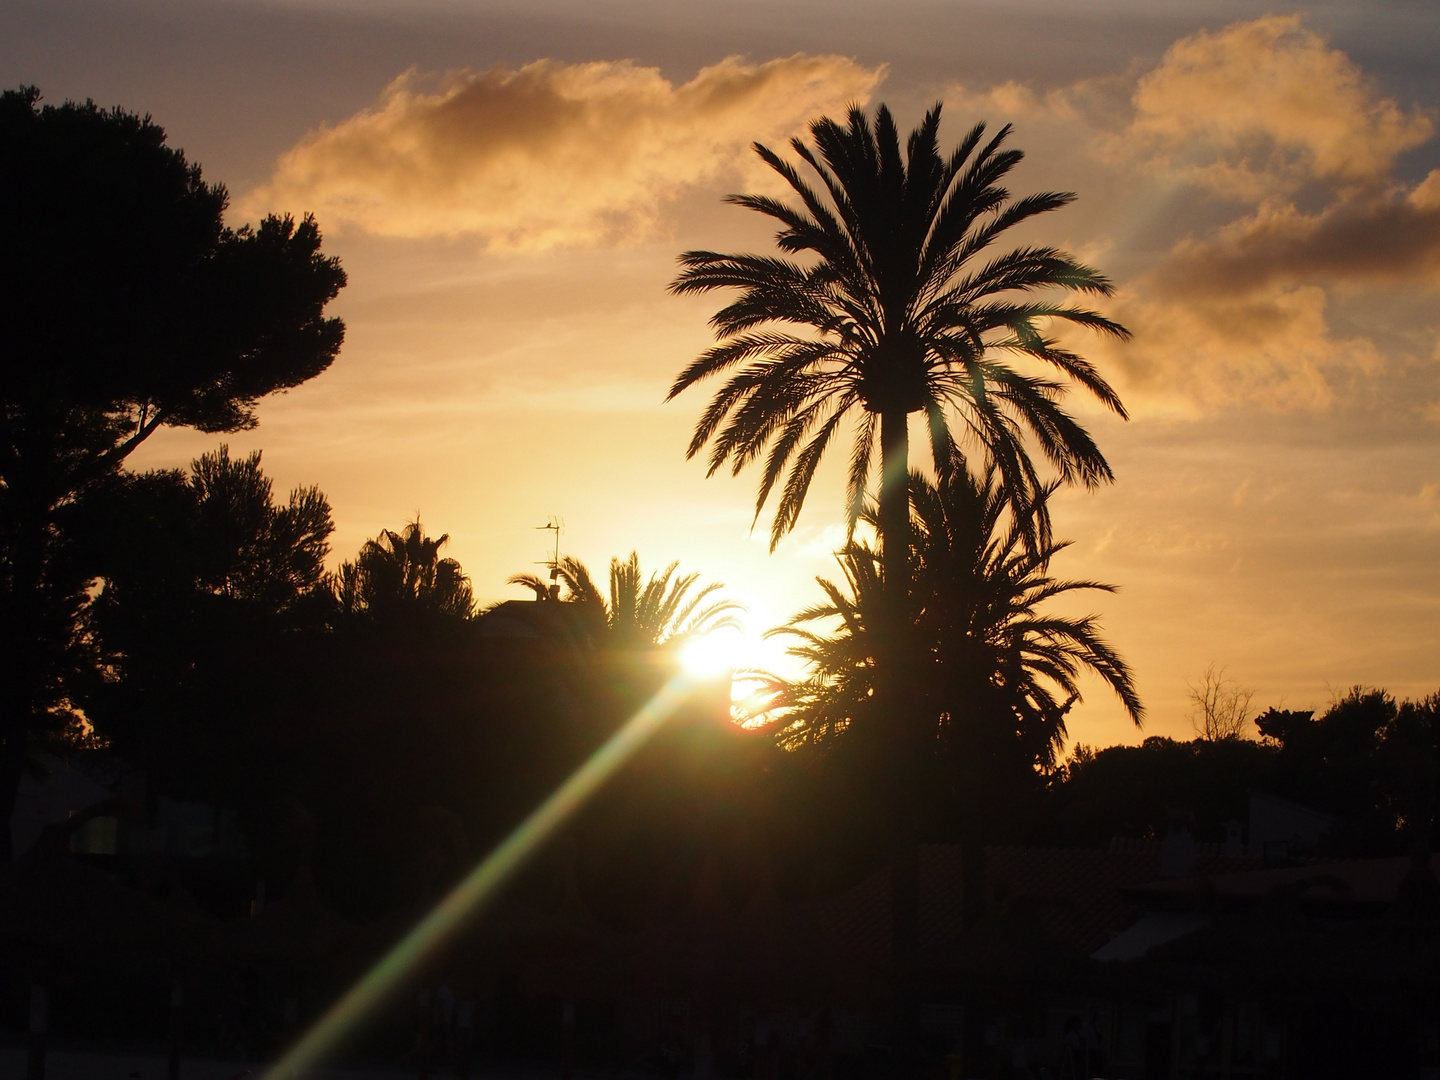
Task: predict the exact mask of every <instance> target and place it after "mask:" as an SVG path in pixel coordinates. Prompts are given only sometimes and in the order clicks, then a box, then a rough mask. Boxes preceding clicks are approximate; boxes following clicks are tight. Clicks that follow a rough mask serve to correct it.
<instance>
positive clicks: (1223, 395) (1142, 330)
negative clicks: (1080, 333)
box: [1106, 281, 1382, 412]
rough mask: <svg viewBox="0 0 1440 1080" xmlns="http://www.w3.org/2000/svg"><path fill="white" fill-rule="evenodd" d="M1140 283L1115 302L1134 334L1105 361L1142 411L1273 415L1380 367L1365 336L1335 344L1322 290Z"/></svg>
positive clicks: (1323, 400) (1326, 399)
mask: <svg viewBox="0 0 1440 1080" xmlns="http://www.w3.org/2000/svg"><path fill="white" fill-rule="evenodd" d="M1148 284H1150V283H1149V282H1144V281H1142V282H1140V283H1138V284H1137V285H1135V286H1130V287H1127V288H1124V289H1122V290H1121V291H1120V293H1119V295H1118V296H1117V298H1116V312H1115V313H1116V314H1117V315H1118V316H1119V318H1120V320H1121V321H1122V322H1123V323H1124V324H1125V325H1126V326H1128V327H1129V328H1130V329H1131V331H1132V332H1133V333H1134V335H1135V337H1134V340H1133V341H1132V342H1131V343H1129V344H1128V345H1125V346H1121V347H1115V346H1108V347H1107V349H1108V351H1109V352H1110V354H1111V355H1110V356H1109V357H1107V358H1106V359H1107V362H1109V363H1113V364H1115V365H1116V366H1118V367H1119V368H1120V369H1121V370H1122V371H1124V373H1125V376H1126V383H1127V385H1128V386H1129V387H1130V388H1131V389H1132V390H1133V391H1135V392H1136V393H1138V394H1139V395H1140V396H1141V397H1142V398H1143V399H1144V403H1145V404H1148V405H1150V406H1160V407H1164V406H1166V405H1167V404H1168V405H1171V406H1173V405H1175V404H1177V403H1181V404H1182V408H1183V403H1188V404H1189V406H1190V408H1192V409H1193V408H1195V407H1199V408H1201V409H1205V408H1216V407H1222V406H1229V405H1234V404H1236V403H1238V402H1242V401H1249V402H1254V403H1256V404H1259V405H1262V406H1264V407H1267V408H1269V409H1273V410H1276V411H1281V412H1284V411H1292V410H1319V409H1324V408H1326V407H1328V406H1329V405H1331V404H1332V402H1333V401H1334V400H1335V397H1336V394H1337V391H1339V390H1340V389H1341V388H1342V387H1345V386H1348V385H1349V384H1350V383H1351V382H1352V381H1353V380H1355V379H1357V378H1360V377H1363V376H1365V375H1368V374H1372V373H1374V372H1375V371H1377V370H1379V368H1380V367H1381V364H1382V359H1381V356H1380V353H1379V352H1378V350H1377V349H1376V348H1375V346H1374V344H1373V343H1372V342H1371V341H1369V340H1368V339H1366V338H1364V337H1354V338H1337V337H1336V336H1335V334H1334V333H1333V331H1332V328H1331V326H1330V324H1329V321H1328V319H1327V317H1326V296H1325V291H1324V290H1323V289H1321V288H1319V287H1318V286H1314V285H1299V286H1285V285H1277V284H1266V285H1264V286H1261V287H1256V288H1252V289H1248V290H1244V291H1239V292H1236V293H1233V294H1226V295H1212V296H1196V295H1193V294H1182V295H1178V296H1176V295H1167V294H1166V293H1165V292H1164V291H1163V290H1156V289H1153V288H1147V287H1146V286H1147V285H1148Z"/></svg>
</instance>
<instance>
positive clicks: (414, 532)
mask: <svg viewBox="0 0 1440 1080" xmlns="http://www.w3.org/2000/svg"><path fill="white" fill-rule="evenodd" d="M449 540H450V534H449V533H445V534H443V535H441V536H438V537H430V536H426V535H425V530H424V528H423V527H422V526H421V524H420V522H419V521H412V522H411V523H410V524H408V525H406V526H405V528H404V529H402V530H401V531H400V532H398V533H397V532H393V531H391V530H390V529H385V530H383V531H382V532H381V533H380V535H379V536H378V537H376V538H375V539H374V540H367V541H365V544H364V546H363V547H361V549H360V553H359V554H358V555H357V556H356V557H355V561H354V562H344V563H341V564H340V568H339V570H337V571H336V574H335V578H334V591H335V595H336V598H337V599H338V600H339V603H340V607H341V609H342V610H344V611H345V612H346V613H347V614H356V613H359V612H362V611H370V612H374V613H376V614H393V613H400V612H415V611H427V612H435V613H439V614H445V615H454V616H458V617H460V618H462V619H468V618H469V617H470V616H471V615H472V614H473V613H474V611H475V594H474V591H473V590H472V588H471V586H470V579H469V577H467V576H466V574H465V572H464V571H463V570H461V568H460V564H459V563H458V562H457V561H456V560H454V559H449V558H445V559H442V558H441V557H440V549H441V548H442V547H444V546H445V544H446V543H448V542H449Z"/></svg>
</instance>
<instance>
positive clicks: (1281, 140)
mask: <svg viewBox="0 0 1440 1080" xmlns="http://www.w3.org/2000/svg"><path fill="white" fill-rule="evenodd" d="M1132 101H1133V104H1134V109H1135V112H1134V117H1133V119H1132V120H1131V121H1130V123H1129V124H1128V125H1127V126H1126V128H1125V129H1124V130H1123V132H1121V133H1120V135H1119V136H1118V138H1117V139H1115V140H1113V141H1112V142H1111V143H1110V144H1109V148H1110V150H1111V151H1112V152H1115V153H1117V155H1119V156H1122V157H1124V158H1127V159H1132V160H1134V159H1138V160H1139V161H1141V162H1142V163H1143V164H1144V165H1145V166H1146V167H1148V168H1151V169H1154V170H1156V171H1157V172H1161V173H1164V174H1168V175H1169V176H1171V177H1174V178H1183V179H1187V180H1190V181H1193V182H1196V183H1201V184H1204V185H1206V186H1208V187H1211V188H1213V189H1214V190H1216V191H1219V192H1222V193H1224V194H1226V195H1228V196H1232V197H1236V198H1241V199H1259V198H1264V197H1267V196H1274V195H1276V194H1280V193H1288V192H1293V191H1295V190H1297V189H1299V188H1300V187H1302V186H1304V185H1305V184H1307V183H1309V182H1311V181H1313V180H1317V179H1319V180H1328V181H1334V182H1340V183H1347V184H1365V183H1374V182H1377V181H1381V180H1383V179H1384V178H1385V177H1386V176H1387V174H1388V173H1389V172H1390V170H1391V168H1392V166H1393V165H1394V163H1395V159H1396V158H1397V157H1398V156H1399V155H1400V154H1401V153H1403V152H1404V151H1406V150H1409V149H1411V148H1413V147H1416V146H1419V145H1420V144H1421V143H1423V142H1425V141H1426V140H1427V139H1429V138H1430V136H1431V135H1432V134H1433V133H1434V124H1433V122H1432V121H1431V119H1430V117H1428V116H1426V115H1424V114H1423V113H1422V112H1419V111H1417V110H1409V111H1407V110H1406V109H1404V108H1402V107H1401V106H1400V105H1399V104H1398V103H1397V102H1395V101H1394V100H1392V99H1390V98H1384V97H1380V96H1379V95H1378V94H1377V93H1376V91H1375V88H1374V86H1373V85H1372V84H1371V82H1370V80H1369V79H1367V78H1366V77H1365V75H1364V73H1363V72H1362V71H1361V70H1360V68H1359V67H1358V66H1357V65H1356V64H1355V63H1354V62H1353V61H1351V60H1350V58H1349V57H1348V56H1346V55H1345V54H1344V53H1342V52H1340V51H1339V50H1336V49H1332V48H1330V47H1329V46H1328V45H1327V44H1326V42H1325V40H1324V39H1323V38H1322V37H1321V36H1320V35H1319V34H1317V33H1315V32H1313V31H1311V30H1309V29H1307V28H1306V27H1305V26H1304V25H1303V24H1302V22H1301V19H1300V17H1299V16H1297V15H1283V16H1281V15H1276V16H1269V17H1266V18H1262V19H1255V20H1252V21H1249V22H1242V23H1235V24H1233V25H1231V26H1227V27H1225V28H1224V29H1222V30H1218V31H1215V32H1213V33H1211V32H1208V31H1203V30H1202V31H1200V32H1198V33H1195V34H1192V35H1190V36H1188V37H1185V38H1182V39H1181V40H1179V41H1177V42H1176V43H1175V44H1174V45H1172V46H1171V47H1170V48H1169V49H1168V50H1167V51H1166V53H1165V57H1164V59H1163V60H1162V61H1161V63H1160V65H1159V66H1158V67H1157V68H1156V69H1155V70H1153V71H1151V72H1149V73H1148V74H1146V75H1144V76H1142V77H1141V78H1140V80H1139V82H1138V84H1137V86H1136V88H1135V91H1134V95H1133V98H1132Z"/></svg>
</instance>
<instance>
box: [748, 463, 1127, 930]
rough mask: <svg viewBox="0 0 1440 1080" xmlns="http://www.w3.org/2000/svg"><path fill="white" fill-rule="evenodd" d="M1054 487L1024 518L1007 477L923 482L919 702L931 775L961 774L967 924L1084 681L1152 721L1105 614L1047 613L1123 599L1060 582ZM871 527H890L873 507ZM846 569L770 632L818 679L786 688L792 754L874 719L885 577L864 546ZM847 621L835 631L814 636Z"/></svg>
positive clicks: (916, 620) (914, 528)
mask: <svg viewBox="0 0 1440 1080" xmlns="http://www.w3.org/2000/svg"><path fill="white" fill-rule="evenodd" d="M1053 490H1054V488H1053V486H1047V487H1043V488H1041V489H1040V490H1039V492H1038V493H1037V495H1036V498H1035V500H1034V501H1033V502H1032V503H1031V504H1030V505H1029V506H1027V507H1026V508H1025V510H1024V511H1023V512H1022V513H1020V514H1016V513H1015V512H1014V510H1013V508H1012V507H1011V505H1010V503H1009V498H1008V494H1007V492H1006V491H1005V488H1004V486H1003V484H1002V483H1000V481H999V477H998V470H997V469H994V468H991V469H989V470H987V471H986V472H985V473H984V474H983V476H982V477H980V478H978V479H977V478H975V477H972V476H971V475H970V473H969V472H968V471H967V470H966V469H965V468H964V467H963V465H962V464H961V463H960V462H955V463H953V465H952V467H951V468H948V469H946V470H944V471H943V475H942V478H941V479H940V481H939V482H938V483H933V484H932V483H931V482H930V481H929V480H927V479H926V478H925V477H923V476H921V475H920V474H918V473H912V474H911V476H910V509H911V558H912V561H913V565H914V573H915V576H914V585H913V588H912V589H911V591H910V593H909V594H908V597H907V606H906V610H905V617H906V620H907V622H908V624H909V627H910V631H911V641H912V642H913V643H914V644H915V645H916V647H917V650H918V652H919V655H920V662H919V663H917V664H916V666H915V669H914V670H915V672H916V674H917V675H918V677H919V681H918V687H917V692H916V694H915V704H916V706H917V708H918V710H919V712H920V714H921V715H922V716H923V718H924V722H925V725H926V728H927V730H925V731H924V732H922V735H923V741H924V743H925V745H928V746H929V747H932V748H934V750H933V752H934V754H935V755H936V759H935V760H932V761H931V762H929V763H928V764H929V765H930V766H931V768H932V769H938V771H940V772H941V773H943V774H945V775H948V776H949V777H950V778H951V780H952V783H953V786H954V789H955V793H956V794H957V796H958V797H959V801H960V804H961V806H962V808H963V810H964V817H965V820H964V821H962V829H961V837H962V847H964V848H965V858H964V860H963V861H964V864H965V868H966V878H967V887H966V901H967V903H966V917H967V919H973V917H974V915H975V913H976V912H977V911H978V910H979V908H980V906H981V904H982V902H983V888H982V887H981V885H980V883H981V882H982V881H983V869H982V862H981V859H982V857H983V850H984V849H983V843H982V835H981V834H982V832H983V823H982V822H980V821H979V820H978V816H979V814H980V812H981V807H982V806H983V805H984V804H986V803H990V804H1001V805H1003V801H1004V795H1005V791H1004V780H1005V778H1006V777H1015V776H1017V775H1021V774H1023V772H1024V771H1025V770H1027V769H1031V768H1033V767H1034V766H1050V765H1053V764H1054V759H1055V753H1056V751H1057V750H1058V749H1059V748H1060V747H1061V746H1062V745H1063V743H1064V739H1065V735H1066V731H1065V717H1066V715H1067V714H1068V712H1069V710H1070V708H1071V706H1072V705H1073V703H1074V702H1076V701H1078V700H1079V698H1080V689H1079V676H1080V675H1081V674H1082V673H1083V672H1091V673H1094V674H1096V675H1098V676H1099V677H1100V679H1101V680H1102V681H1103V682H1105V683H1106V684H1107V685H1108V686H1109V687H1110V688H1111V689H1112V690H1113V691H1114V692H1115V694H1116V696H1117V697H1118V698H1119V699H1120V702H1121V704H1122V705H1123V706H1124V708H1125V710H1126V713H1127V714H1128V715H1129V716H1130V717H1131V719H1132V720H1134V721H1135V723H1136V724H1139V723H1140V722H1141V720H1142V718H1143V716H1144V708H1143V706H1142V705H1141V702H1140V699H1139V696H1138V694H1137V693H1136V690H1135V685H1134V679H1133V677H1132V675H1131V673H1130V670H1129V668H1128V667H1127V666H1126V664H1125V662H1124V660H1123V659H1121V657H1120V656H1119V655H1118V654H1117V653H1116V652H1115V650H1114V649H1113V648H1112V647H1111V646H1110V645H1109V644H1108V643H1107V642H1106V641H1105V640H1104V638H1103V637H1102V636H1101V632H1100V626H1099V622H1098V620H1097V618H1096V617H1095V616H1094V615H1085V616H1064V615H1058V614H1054V613H1051V612H1050V611H1048V610H1045V609H1046V608H1048V606H1049V602H1050V601H1052V600H1053V599H1054V598H1056V597H1059V596H1064V595H1066V594H1070V593H1076V592H1083V591H1087V590H1099V591H1102V592H1111V591H1113V586H1110V585H1105V584H1102V583H1100V582H1094V581H1069V580H1063V579H1057V578H1055V577H1052V576H1051V574H1050V570H1049V564H1050V560H1051V559H1052V558H1053V557H1054V556H1055V555H1056V554H1057V553H1059V552H1060V551H1063V550H1064V549H1065V548H1066V547H1067V546H1068V544H1067V543H1062V542H1056V541H1054V540H1052V539H1049V538H1046V539H1040V538H1038V537H1036V536H1035V535H1034V533H1035V530H1036V528H1037V525H1036V518H1037V517H1038V516H1039V515H1040V514H1041V513H1043V512H1044V509H1045V502H1046V500H1047V499H1048V498H1049V496H1050V494H1051V492H1052V491H1053ZM865 519H866V520H867V521H868V522H869V523H870V524H871V525H874V526H876V527H877V528H878V526H879V518H878V514H876V512H875V511H874V509H873V508H872V509H870V510H869V511H868V512H867V513H866V515H865ZM884 539H885V538H884V535H883V532H882V533H881V541H882V543H883V542H884ZM839 560H840V565H841V568H842V570H843V572H844V584H843V586H837V585H836V584H834V583H832V582H830V581H826V580H824V579H818V580H819V583H820V586H821V588H822V589H823V590H824V592H825V594H826V600H825V601H824V602H823V603H820V604H817V605H815V606H813V607H810V608H807V609H806V610H804V611H801V612H800V613H799V614H798V615H796V616H795V618H794V619H792V620H791V622H790V623H789V624H788V625H786V626H784V627H780V628H778V629H776V630H773V631H771V633H772V634H781V635H786V636H789V637H791V638H793V639H794V640H795V645H794V646H793V647H792V648H791V649H790V653H791V654H792V655H793V656H796V657H798V658H799V659H801V660H803V661H804V662H805V663H806V665H807V666H808V668H809V675H808V677H807V678H806V679H804V680H801V681H799V682H796V683H785V682H783V681H778V680H777V684H776V689H777V690H778V691H779V694H778V697H777V701H776V704H777V706H778V707H779V712H780V715H781V716H782V720H781V725H782V726H781V727H780V728H779V729H778V738H779V741H780V742H781V744H782V745H784V746H787V747H789V748H791V749H794V748H798V747H800V746H805V745H809V746H816V747H822V748H823V747H824V746H826V745H827V744H830V743H833V742H834V741H836V740H838V739H840V738H843V737H845V736H846V735H847V733H848V732H849V731H850V730H851V728H852V727H853V726H854V725H855V724H857V723H859V724H864V723H866V722H867V721H869V719H870V718H869V716H868V711H869V710H870V709H871V707H872V705H871V703H872V702H873V700H874V692H875V688H876V674H877V668H876V654H877V652H878V651H879V650H878V649H877V647H876V644H875V641H874V637H875V635H874V633H873V632H872V630H871V628H872V627H874V626H875V624H876V623H877V622H878V621H879V619H878V618H877V611H879V610H880V607H879V604H878V603H877V601H878V600H879V599H880V597H881V596H882V595H883V593H884V582H883V573H884V571H883V568H882V565H881V559H880V557H879V555H878V554H877V553H876V552H875V551H874V550H873V549H872V548H871V547H870V545H869V544H867V543H864V542H862V541H852V542H851V543H849V544H847V545H846V546H845V547H844V548H843V549H842V550H841V552H840V553H839ZM834 619H838V620H839V621H840V622H839V626H838V628H837V629H836V630H835V631H834V632H833V633H828V634H827V633H824V632H821V631H817V630H814V629H810V627H811V626H813V625H814V624H815V623H817V622H820V621H822V620H823V621H828V620H834ZM916 780H917V782H918V780H919V778H916ZM997 780H998V783H999V788H998V789H997Z"/></svg>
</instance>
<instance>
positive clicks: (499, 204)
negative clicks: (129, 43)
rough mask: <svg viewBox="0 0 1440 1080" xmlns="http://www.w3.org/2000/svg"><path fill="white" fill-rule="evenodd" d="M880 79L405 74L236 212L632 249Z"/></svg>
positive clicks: (761, 71)
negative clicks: (680, 197) (701, 195)
mask: <svg viewBox="0 0 1440 1080" xmlns="http://www.w3.org/2000/svg"><path fill="white" fill-rule="evenodd" d="M884 74H885V72H884V68H883V67H882V68H866V67H862V66H861V65H859V64H857V63H855V62H854V61H852V60H849V59H846V58H844V57H836V56H804V55H799V54H797V55H795V56H791V57H788V58H785V59H779V60H772V61H770V62H768V63H765V64H747V63H744V62H742V61H741V60H739V59H737V58H734V57H731V58H729V59H726V60H723V61H721V62H720V63H718V64H714V65H712V66H710V67H707V68H704V69H702V70H701V71H700V72H699V74H697V75H696V76H695V78H693V79H691V80H690V81H689V82H687V83H684V84H683V85H680V86H676V85H674V84H673V83H671V82H670V81H669V80H667V79H665V78H664V77H663V76H662V75H661V74H660V71H659V69H657V68H650V67H639V66H637V65H635V64H633V63H631V62H629V61H617V62H611V61H603V62H596V63H588V64H562V63H559V62H557V61H553V60H539V61H536V62H534V63H531V64H527V65H525V66H524V67H522V68H519V69H518V70H512V69H510V68H506V67H495V68H490V69H488V70H485V71H473V70H466V71H461V72H458V73H454V74H451V75H447V76H445V77H443V78H441V79H439V80H438V81H436V82H434V84H433V85H431V86H430V87H429V88H428V89H427V88H426V87H425V86H424V85H422V84H423V82H424V80H422V78H421V77H420V76H419V75H417V74H416V73H414V72H407V73H406V74H404V75H402V76H400V77H399V78H398V79H396V80H395V81H394V82H392V83H391V84H390V85H389V86H388V87H386V88H385V91H384V93H383V94H382V95H381V97H380V100H379V101H378V102H377V103H376V104H375V105H374V106H372V107H371V108H368V109H365V110H362V111H361V112H359V113H356V114H355V115H354V116H352V117H350V118H349V119H347V120H345V121H342V122H341V123H339V124H337V125H336V126H334V127H322V128H320V129H319V130H317V131H314V132H311V133H310V134H309V135H307V136H306V137H305V138H304V139H302V140H301V141H300V142H299V143H298V144H297V145H296V146H294V147H293V148H292V149H290V150H289V151H288V152H286V153H285V154H284V155H283V156H282V157H281V158H280V161H279V163H278V164H277V166H276V169H275V172H274V175H273V176H272V177H271V180H270V182H269V183H268V184H266V185H264V186H262V187H261V188H259V189H258V190H256V191H254V192H253V193H251V194H250V196H249V197H247V199H246V200H245V201H244V204H243V207H242V209H244V210H246V211H247V212H252V213H253V212H256V211H260V210H264V209H269V208H272V207H287V208H292V209H303V210H310V211H314V212H315V213H317V214H318V215H319V216H320V217H321V220H322V221H323V222H324V223H325V224H326V225H328V226H335V225H339V226H350V227H357V228H360V229H364V230H366V231H369V232H372V233H376V234H380V235H386V236H409V237H418V236H457V235H464V234H471V235H475V236H478V237H480V238H482V239H483V240H484V241H485V242H486V243H487V244H489V245H490V246H492V247H501V248H506V247H509V248H517V247H547V246H554V245H563V244H593V243H597V242H604V241H613V240H617V239H632V238H635V237H638V236H643V235H645V234H646V233H648V232H650V231H651V230H652V229H653V228H654V227H655V225H656V224H657V222H658V220H659V217H660V213H661V209H662V208H663V207H664V206H665V205H666V204H667V203H669V202H670V201H671V200H673V199H674V198H675V197H676V195H677V194H679V193H680V192H682V191H684V190H685V189H686V188H689V187H693V186H694V185H699V184H705V183H711V182H715V181H717V180H719V179H720V178H722V177H723V176H724V175H725V174H726V173H728V172H731V171H733V170H735V169H736V168H737V167H738V166H739V165H740V163H741V162H742V161H743V160H744V158H745V156H746V148H747V147H748V145H749V143H750V142H751V141H752V140H756V139H759V140H762V141H765V140H770V141H774V140H781V139H784V138H786V137H788V136H789V135H790V134H792V133H794V132H796V131H798V130H800V129H801V128H802V127H803V125H804V124H805V122H806V121H808V120H810V119H812V118H813V117H815V116H817V115H819V114H821V113H823V112H834V111H836V110H839V109H843V108H844V107H845V106H846V105H847V104H848V103H850V102H853V101H860V102H864V101H866V100H868V98H869V96H870V94H871V92H872V91H873V90H874V88H875V87H876V86H877V85H878V84H879V82H880V81H881V79H882V78H883V77H884Z"/></svg>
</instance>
